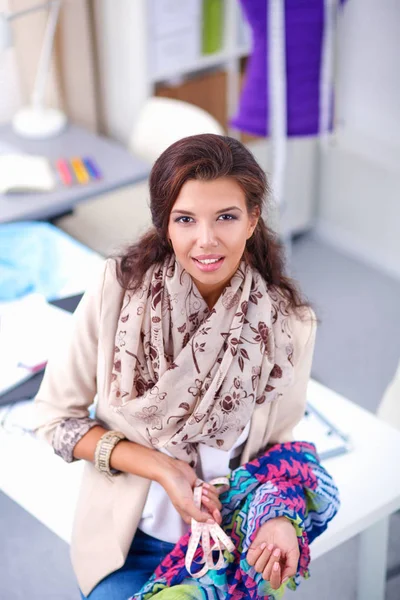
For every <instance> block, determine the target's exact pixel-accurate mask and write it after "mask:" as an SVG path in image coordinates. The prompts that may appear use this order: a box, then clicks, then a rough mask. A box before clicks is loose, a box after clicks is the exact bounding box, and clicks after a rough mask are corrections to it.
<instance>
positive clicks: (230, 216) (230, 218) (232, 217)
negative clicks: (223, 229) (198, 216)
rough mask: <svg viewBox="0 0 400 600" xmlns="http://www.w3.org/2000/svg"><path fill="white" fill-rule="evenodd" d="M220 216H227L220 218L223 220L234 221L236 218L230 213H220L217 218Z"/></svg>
mask: <svg viewBox="0 0 400 600" xmlns="http://www.w3.org/2000/svg"><path fill="white" fill-rule="evenodd" d="M222 217H228V218H227V219H225V218H223V219H222V220H223V221H234V220H236V218H237V217H235V215H230V214H226V215H220V217H219V218H222Z"/></svg>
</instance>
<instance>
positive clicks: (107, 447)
mask: <svg viewBox="0 0 400 600" xmlns="http://www.w3.org/2000/svg"><path fill="white" fill-rule="evenodd" d="M121 440H126V435H124V434H123V433H121V432H120V431H106V433H104V434H103V435H102V436H101V438H100V439H99V441H98V442H97V445H96V450H95V453H94V466H95V467H96V469H97V470H98V471H100V472H101V473H105V474H106V475H109V476H111V477H113V476H114V475H119V473H120V472H121V471H117V470H116V469H111V468H110V456H111V452H112V451H113V450H114V448H115V446H116V445H117V444H118V443H119V442H120V441H121Z"/></svg>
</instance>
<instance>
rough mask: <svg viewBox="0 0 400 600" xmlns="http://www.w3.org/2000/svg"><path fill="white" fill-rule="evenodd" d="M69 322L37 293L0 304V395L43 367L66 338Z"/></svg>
mask: <svg viewBox="0 0 400 600" xmlns="http://www.w3.org/2000/svg"><path fill="white" fill-rule="evenodd" d="M71 319H72V315H71V314H70V313H69V312H67V311H65V310H62V309H61V308H58V307H56V306H53V305H51V304H48V302H46V300H45V298H44V297H43V296H41V295H40V294H30V295H28V296H25V297H23V298H22V299H20V300H16V301H13V302H3V303H0V394H1V393H4V392H5V391H7V390H9V389H12V387H14V386H15V385H16V384H18V383H22V381H24V380H25V379H27V378H28V377H30V376H31V375H32V374H34V373H35V372H36V371H37V370H40V369H41V368H43V366H44V364H45V363H46V362H47V360H48V358H49V356H50V355H51V352H52V349H53V348H54V347H55V346H56V345H57V344H60V343H62V340H63V339H65V338H66V336H67V335H68V330H69V328H70V327H71Z"/></svg>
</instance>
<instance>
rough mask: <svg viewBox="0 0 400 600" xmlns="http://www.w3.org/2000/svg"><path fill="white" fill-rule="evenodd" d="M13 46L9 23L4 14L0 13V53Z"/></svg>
mask: <svg viewBox="0 0 400 600" xmlns="http://www.w3.org/2000/svg"><path fill="white" fill-rule="evenodd" d="M12 45H13V39H12V31H11V25H10V21H9V20H8V18H7V16H6V15H5V14H4V13H0V53H1V52H3V51H4V50H7V48H9V47H10V46H12Z"/></svg>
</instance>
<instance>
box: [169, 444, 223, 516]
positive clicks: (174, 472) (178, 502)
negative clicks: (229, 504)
mask: <svg viewBox="0 0 400 600" xmlns="http://www.w3.org/2000/svg"><path fill="white" fill-rule="evenodd" d="M164 457H165V459H167V461H166V463H164V466H163V468H162V473H161V474H160V477H159V478H158V482H159V483H160V484H161V485H162V486H163V488H164V489H165V491H166V492H167V494H168V496H169V498H170V500H171V502H172V504H173V505H174V506H175V508H176V510H177V511H178V513H179V514H180V516H181V517H182V519H183V520H184V521H185V523H188V524H190V522H191V519H192V518H193V519H195V520H196V521H198V522H200V523H206V522H208V523H210V524H211V523H214V522H215V523H218V524H221V522H222V517H221V513H220V510H221V502H220V501H219V498H218V490H217V489H216V488H215V487H214V486H212V485H209V484H204V485H203V494H202V499H201V504H202V507H203V509H204V510H201V509H199V508H197V507H196V505H195V503H194V501H193V489H194V487H195V484H196V481H197V480H198V477H197V475H196V473H195V471H194V469H192V467H191V466H190V465H188V463H186V462H185V461H183V460H178V459H176V458H170V457H167V456H165V455H164V456H163V458H164ZM211 517H212V518H211Z"/></svg>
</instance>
